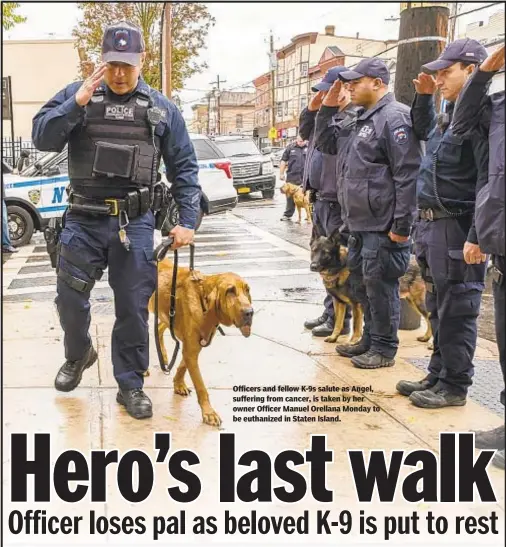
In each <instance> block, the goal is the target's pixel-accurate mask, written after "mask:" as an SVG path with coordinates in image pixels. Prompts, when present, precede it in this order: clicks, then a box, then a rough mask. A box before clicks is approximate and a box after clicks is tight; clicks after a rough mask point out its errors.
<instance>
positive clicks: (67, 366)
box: [54, 346, 98, 391]
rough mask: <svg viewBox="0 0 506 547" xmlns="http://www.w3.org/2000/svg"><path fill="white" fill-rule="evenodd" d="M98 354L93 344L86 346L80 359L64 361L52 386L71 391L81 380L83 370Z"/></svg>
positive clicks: (89, 365)
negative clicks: (85, 350) (86, 349)
mask: <svg viewBox="0 0 506 547" xmlns="http://www.w3.org/2000/svg"><path fill="white" fill-rule="evenodd" d="M97 358H98V355H97V352H96V351H95V348H94V347H93V346H90V347H89V348H88V351H87V352H86V353H85V354H84V357H83V358H82V359H79V360H78V361H65V363H64V364H63V366H62V367H61V368H60V370H59V371H58V374H57V375H56V378H55V380H54V387H55V388H56V389H57V390H58V391H72V390H73V389H75V388H76V387H77V386H78V385H79V383H80V382H81V378H82V377H83V372H84V371H85V370H86V369H87V368H90V367H91V365H93V363H94V362H95V361H96V360H97Z"/></svg>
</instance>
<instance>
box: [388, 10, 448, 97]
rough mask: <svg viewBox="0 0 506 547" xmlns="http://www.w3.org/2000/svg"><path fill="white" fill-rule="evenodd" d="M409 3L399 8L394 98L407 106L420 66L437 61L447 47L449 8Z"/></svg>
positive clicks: (412, 95) (413, 93)
mask: <svg viewBox="0 0 506 547" xmlns="http://www.w3.org/2000/svg"><path fill="white" fill-rule="evenodd" d="M411 4H412V2H406V3H404V4H402V5H401V6H402V7H401V10H402V11H401V22H400V28H399V41H398V53H397V66H396V69H395V98H396V99H397V100H398V101H399V102H401V103H404V104H406V105H408V106H411V103H412V101H413V97H414V95H415V88H414V86H413V80H414V79H415V78H416V77H417V75H418V73H419V72H420V70H421V67H422V65H424V64H425V63H428V62H430V61H434V60H435V59H437V58H438V57H439V55H440V54H441V52H442V51H443V49H444V47H445V45H446V40H447V37H448V17H449V9H448V8H447V7H445V6H441V5H440V4H438V3H436V2H434V3H432V2H423V3H422V6H421V7H411ZM417 4H418V2H417V3H415V5H417ZM403 8H404V9H403Z"/></svg>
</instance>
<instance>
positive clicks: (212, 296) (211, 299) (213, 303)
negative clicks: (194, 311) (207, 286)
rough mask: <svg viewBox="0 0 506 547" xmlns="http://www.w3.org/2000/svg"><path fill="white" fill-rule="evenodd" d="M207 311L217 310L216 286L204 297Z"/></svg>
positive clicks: (218, 300) (218, 298) (218, 296)
mask: <svg viewBox="0 0 506 547" xmlns="http://www.w3.org/2000/svg"><path fill="white" fill-rule="evenodd" d="M204 300H205V303H206V309H207V310H217V309H218V308H219V302H220V293H219V289H218V285H216V286H215V287H214V288H213V290H212V291H211V292H210V293H209V294H208V295H207V296H205V297H204Z"/></svg>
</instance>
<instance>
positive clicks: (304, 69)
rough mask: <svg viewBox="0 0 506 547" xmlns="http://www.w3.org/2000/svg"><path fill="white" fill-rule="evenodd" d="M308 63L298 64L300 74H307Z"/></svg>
mask: <svg viewBox="0 0 506 547" xmlns="http://www.w3.org/2000/svg"><path fill="white" fill-rule="evenodd" d="M308 65H309V63H301V65H300V75H301V76H303V77H305V76H307V74H308V70H309V66H308Z"/></svg>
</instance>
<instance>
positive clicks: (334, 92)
mask: <svg viewBox="0 0 506 547" xmlns="http://www.w3.org/2000/svg"><path fill="white" fill-rule="evenodd" d="M342 86H343V82H341V80H336V81H335V82H334V83H333V84H332V87H331V88H330V89H329V91H328V93H327V95H325V99H323V104H324V105H325V106H339V95H340V94H341V88H342Z"/></svg>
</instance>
